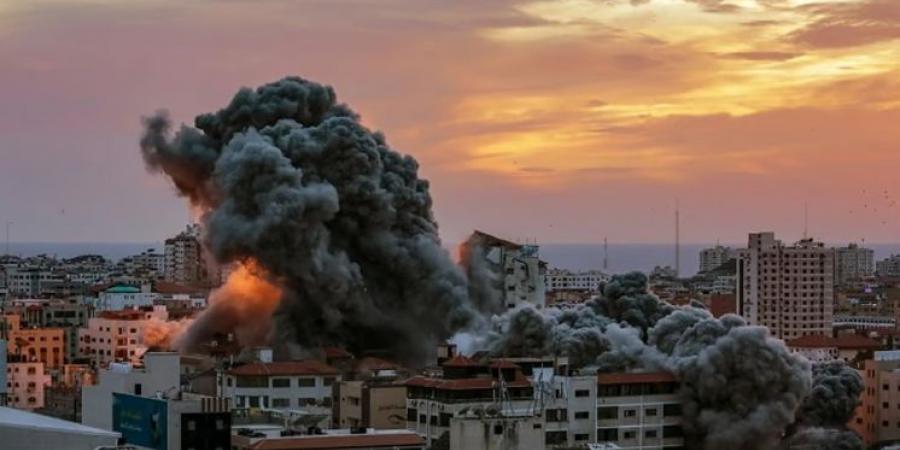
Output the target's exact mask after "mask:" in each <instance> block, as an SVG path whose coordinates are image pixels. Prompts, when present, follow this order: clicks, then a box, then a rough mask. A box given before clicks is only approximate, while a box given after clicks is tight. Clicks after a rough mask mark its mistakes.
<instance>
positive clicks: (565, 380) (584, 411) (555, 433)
mask: <svg viewBox="0 0 900 450" xmlns="http://www.w3.org/2000/svg"><path fill="white" fill-rule="evenodd" d="M540 370H543V371H544V372H543V373H538V374H534V375H533V376H532V382H534V383H535V386H538V387H539V388H538V389H536V392H535V394H536V398H537V399H538V402H539V404H540V405H541V408H542V409H543V411H544V414H543V415H544V418H545V422H546V425H545V433H546V437H545V439H546V442H547V444H548V445H549V444H552V445H562V446H571V447H577V446H584V445H586V444H588V443H591V442H596V440H597V376H596V375H583V376H577V375H575V376H557V375H553V373H552V369H550V370H549V371H548V370H546V369H540ZM538 379H545V380H548V381H546V382H541V381H538Z"/></svg>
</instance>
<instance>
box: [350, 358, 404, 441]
mask: <svg viewBox="0 0 900 450" xmlns="http://www.w3.org/2000/svg"><path fill="white" fill-rule="evenodd" d="M351 375H352V378H353V379H349V380H343V381H338V382H335V384H334V395H333V397H334V421H333V423H334V426H336V427H338V428H350V429H361V428H375V429H379V430H381V429H405V428H406V386H404V385H403V384H401V383H398V382H397V381H399V380H400V378H401V377H402V376H403V375H405V371H404V370H403V368H401V367H400V366H398V365H397V364H394V363H391V362H389V361H385V360H382V359H379V358H372V357H367V358H363V359H362V360H360V361H359V363H358V364H357V365H356V367H355V369H354V371H353V373H352V374H351Z"/></svg>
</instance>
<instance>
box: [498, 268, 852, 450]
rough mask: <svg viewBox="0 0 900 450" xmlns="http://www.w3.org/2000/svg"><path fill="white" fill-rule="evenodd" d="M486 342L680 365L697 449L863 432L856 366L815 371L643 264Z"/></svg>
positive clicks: (652, 365)
mask: <svg viewBox="0 0 900 450" xmlns="http://www.w3.org/2000/svg"><path fill="white" fill-rule="evenodd" d="M481 346H482V347H483V348H487V349H489V350H490V352H491V353H493V354H494V355H498V356H502V355H530V356H544V355H561V356H568V357H569V358H570V361H571V363H572V365H573V366H578V365H584V366H591V367H596V368H598V369H599V370H600V371H604V372H606V371H646V370H650V371H656V370H664V371H668V372H670V373H673V374H674V375H675V376H676V377H677V378H678V379H679V381H680V382H681V390H680V393H679V395H680V397H681V400H682V404H683V421H684V423H683V426H684V429H685V433H686V439H687V443H688V448H703V449H708V450H714V449H722V448H729V449H736V450H756V449H759V450H763V449H765V450H768V449H773V448H779V447H780V446H782V445H787V444H790V445H794V444H797V443H800V442H807V443H808V442H811V440H812V439H814V438H817V437H820V436H839V437H840V438H841V439H840V440H839V442H841V443H842V444H841V445H845V444H846V443H847V442H853V437H854V436H855V435H853V436H850V435H844V433H843V431H844V429H843V424H844V423H845V422H846V421H847V419H849V415H848V414H851V413H852V405H855V401H856V400H855V399H856V397H857V396H858V394H859V388H858V387H859V385H858V384H856V383H857V382H858V381H859V380H858V379H857V378H854V375H853V374H855V371H853V370H852V369H849V368H846V366H843V365H842V364H835V365H831V366H828V367H822V368H817V369H816V370H815V371H814V372H812V371H811V367H810V364H809V362H807V361H806V360H805V359H804V358H802V357H800V356H796V355H793V354H791V353H790V352H789V351H788V349H787V348H786V347H785V345H784V343H783V342H781V341H779V340H777V339H774V338H772V337H770V336H769V335H768V332H767V330H766V329H765V328H762V327H756V326H748V325H747V324H746V323H745V322H744V320H743V319H742V318H740V317H739V316H735V315H726V316H723V317H721V318H714V317H713V316H712V315H711V314H710V313H709V312H708V311H707V310H706V309H702V308H696V307H694V306H684V307H675V306H672V305H670V304H667V303H665V302H662V301H660V300H659V299H658V298H657V297H656V296H654V295H652V294H650V293H649V292H648V291H647V278H646V277H645V276H644V275H642V274H639V273H632V274H627V275H622V276H615V277H613V279H612V280H611V281H610V282H609V283H608V284H607V285H606V286H605V288H604V290H603V295H602V296H601V297H599V298H596V299H593V300H591V301H588V302H586V303H584V304H582V305H580V306H577V307H575V308H570V309H565V310H561V309H557V308H545V309H543V310H537V309H534V308H531V307H520V308H517V309H515V310H512V311H509V312H507V313H506V314H503V315H501V316H496V317H495V318H494V319H493V321H492V329H491V331H489V332H488V333H486V334H485V336H484V338H483V341H482V343H481ZM813 374H815V376H813ZM857 377H858V376H857ZM798 417H799V420H798ZM795 421H797V425H793V426H791V424H792V423H794V422H795ZM798 427H802V428H801V431H800V432H798V433H796V434H794V435H791V436H790V438H789V440H787V441H785V440H784V436H785V432H786V431H791V430H795V429H798ZM850 434H852V432H850ZM857 439H858V438H857ZM835 442H838V441H835ZM829 445H831V444H829ZM835 445H837V444H835ZM836 448H856V447H836Z"/></svg>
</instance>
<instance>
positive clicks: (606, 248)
mask: <svg viewBox="0 0 900 450" xmlns="http://www.w3.org/2000/svg"><path fill="white" fill-rule="evenodd" d="M608 265H609V246H608V245H607V244H606V237H605V236H604V237H603V273H606V268H607V266H608Z"/></svg>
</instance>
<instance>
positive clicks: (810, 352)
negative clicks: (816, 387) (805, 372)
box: [785, 334, 881, 363]
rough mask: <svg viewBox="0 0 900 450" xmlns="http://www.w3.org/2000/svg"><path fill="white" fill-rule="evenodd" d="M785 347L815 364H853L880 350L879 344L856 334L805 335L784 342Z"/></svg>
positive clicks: (870, 356)
mask: <svg viewBox="0 0 900 450" xmlns="http://www.w3.org/2000/svg"><path fill="white" fill-rule="evenodd" d="M785 345H787V347H788V349H790V350H791V352H792V353H797V354H800V355H803V356H804V357H805V358H806V359H808V360H810V361H812V362H815V363H820V362H828V361H843V362H846V363H854V362H856V361H857V360H861V359H864V358H872V352H874V351H876V350H878V349H879V348H881V343H880V342H878V341H876V340H874V339H870V338H868V337H866V336H862V335H858V334H839V335H838V336H837V337H831V336H817V335H807V336H801V337H798V338H795V339H790V340H788V341H785Z"/></svg>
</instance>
